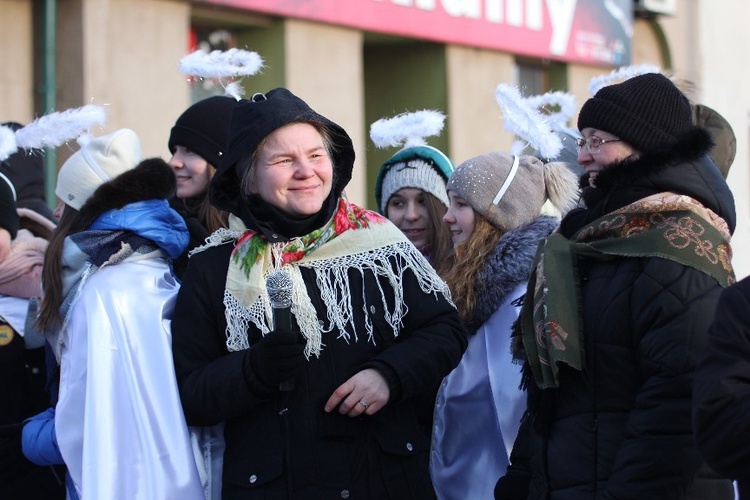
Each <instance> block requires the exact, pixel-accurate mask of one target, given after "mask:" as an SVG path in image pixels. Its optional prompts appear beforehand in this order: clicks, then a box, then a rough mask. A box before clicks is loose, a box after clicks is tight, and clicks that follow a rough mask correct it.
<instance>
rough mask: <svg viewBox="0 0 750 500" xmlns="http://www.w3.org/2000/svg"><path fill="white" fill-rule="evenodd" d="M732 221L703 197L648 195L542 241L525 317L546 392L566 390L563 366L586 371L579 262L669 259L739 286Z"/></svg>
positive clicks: (529, 354) (528, 350) (530, 352)
mask: <svg viewBox="0 0 750 500" xmlns="http://www.w3.org/2000/svg"><path fill="white" fill-rule="evenodd" d="M730 238H731V235H730V233H729V229H728V227H727V224H726V222H724V220H723V219H721V218H720V217H718V216H717V215H716V214H715V213H713V212H712V211H711V210H709V209H707V208H705V207H704V206H703V205H701V204H700V203H698V202H697V201H696V200H694V199H692V198H690V197H687V196H683V195H677V194H674V193H660V194H657V195H653V196H650V197H648V198H644V199H642V200H639V201H637V202H636V203H632V204H630V205H628V206H626V207H623V208H621V209H619V210H616V211H614V212H612V213H610V214H607V215H605V216H604V217H601V218H599V219H597V220H595V221H594V222H592V223H590V224H588V225H587V226H585V227H583V228H581V229H580V230H579V231H578V232H577V233H576V234H575V235H573V237H572V238H571V239H567V238H565V237H564V236H563V235H561V234H559V233H554V234H552V235H550V236H549V237H548V238H547V239H546V240H545V241H544V242H542V243H541V244H540V248H539V252H538V253H537V256H536V259H535V262H534V266H533V268H532V273H531V277H530V279H529V285H528V288H527V291H526V296H525V298H524V305H523V308H522V310H521V314H520V316H519V325H520V328H521V335H522V339H523V349H524V350H525V356H526V358H527V359H528V361H529V364H530V367H531V370H532V373H533V375H534V379H535V380H536V383H537V385H538V386H539V387H540V388H542V389H546V388H550V387H557V386H558V385H559V380H558V377H559V366H560V365H561V364H566V365H568V366H570V367H572V368H574V369H576V370H582V369H583V368H584V363H583V346H584V338H583V331H582V328H581V308H582V304H581V294H580V289H579V279H578V276H577V262H578V259H580V258H584V259H594V260H607V259H612V258H617V257H661V258H664V259H669V260H672V261H675V262H679V263H680V264H683V265H686V266H690V267H693V268H695V269H698V270H700V271H702V272H704V273H706V274H708V275H710V276H712V277H713V278H715V279H716V281H717V282H718V283H719V284H720V285H721V286H722V287H726V286H729V285H731V284H732V283H734V281H735V277H734V272H733V270H732V265H731V259H732V252H731V247H730V245H729V240H730Z"/></svg>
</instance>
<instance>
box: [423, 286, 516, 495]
mask: <svg viewBox="0 0 750 500" xmlns="http://www.w3.org/2000/svg"><path fill="white" fill-rule="evenodd" d="M525 290H526V285H525V283H524V284H523V285H521V286H519V287H517V288H516V289H515V290H514V291H513V292H512V293H510V294H508V295H507V297H508V298H507V299H506V302H505V303H503V304H502V305H501V306H500V307H499V308H498V309H497V310H496V311H495V312H494V313H493V315H492V316H490V318H489V319H488V320H487V321H486V322H485V323H484V324H482V326H481V327H479V329H478V330H477V331H476V333H475V334H474V335H472V336H471V338H470V339H469V345H468V347H467V348H466V352H464V355H463V357H462V358H461V362H460V363H459V364H458V366H457V367H456V368H455V369H454V370H453V371H452V372H451V373H449V374H448V376H447V377H445V379H444V380H443V383H442V385H441V386H440V390H439V391H438V396H437V401H436V405H435V421H434V425H433V434H432V450H431V453H430V474H431V476H432V482H433V485H434V486H435V492H436V493H437V496H438V498H439V499H440V500H449V499H450V500H453V499H455V500H466V499H472V500H484V499H492V498H494V489H495V483H496V482H497V480H498V479H499V478H500V476H502V475H504V474H505V471H506V468H507V467H508V458H509V457H510V452H511V449H512V448H513V443H514V441H515V439H516V435H517V434H518V428H519V427H520V424H521V417H522V416H523V413H524V411H525V410H526V393H525V392H523V391H522V390H520V389H519V386H520V384H521V365H519V364H517V363H514V362H513V358H512V352H511V327H512V325H513V322H514V321H515V320H516V318H517V317H518V313H519V312H520V308H519V307H517V306H514V305H512V304H511V302H512V301H514V300H515V299H517V298H518V297H520V296H521V295H523V293H524V292H525Z"/></svg>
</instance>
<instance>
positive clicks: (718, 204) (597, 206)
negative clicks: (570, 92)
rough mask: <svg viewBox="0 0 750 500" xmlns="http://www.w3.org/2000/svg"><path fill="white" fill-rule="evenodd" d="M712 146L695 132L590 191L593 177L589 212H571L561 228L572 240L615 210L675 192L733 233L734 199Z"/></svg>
mask: <svg viewBox="0 0 750 500" xmlns="http://www.w3.org/2000/svg"><path fill="white" fill-rule="evenodd" d="M712 146H713V140H712V139H711V136H710V135H709V133H708V132H707V131H706V130H704V129H701V128H694V129H693V130H691V131H690V132H689V133H687V134H685V135H684V136H683V137H682V138H681V139H680V141H679V142H678V143H677V144H676V145H675V146H674V147H673V148H670V149H668V150H664V151H662V152H661V153H659V154H650V155H641V156H640V157H638V158H635V159H632V158H627V159H625V160H622V161H620V162H617V163H614V164H612V165H610V166H609V167H608V168H607V169H605V170H604V171H602V172H600V173H599V175H598V176H597V178H596V187H595V188H591V187H589V186H588V178H589V175H588V174H584V175H583V176H582V177H581V187H582V190H583V191H582V198H583V200H584V201H585V204H586V208H583V209H576V210H573V211H571V212H570V213H569V214H568V215H567V216H566V217H565V219H564V220H563V222H562V224H561V229H562V233H563V234H564V235H566V236H571V235H572V234H573V233H575V231H577V230H578V229H579V228H581V227H583V226H584V225H586V224H588V223H590V222H592V221H594V220H596V219H598V218H599V217H602V216H604V215H606V214H608V213H611V212H612V211H614V210H617V209H619V208H622V207H624V206H626V205H629V204H631V203H634V202H635V201H637V200H640V199H643V198H646V197H648V196H651V195H654V194H657V193H663V192H674V193H677V194H683V195H687V196H690V197H691V198H694V199H696V200H698V201H699V202H701V203H702V204H703V205H704V206H706V207H707V208H709V209H711V210H712V211H713V212H715V213H716V214H718V215H719V216H720V217H722V218H723V219H724V220H725V221H726V222H727V224H728V225H729V227H730V229H731V231H734V227H735V223H736V216H735V210H734V198H733V196H732V193H731V191H730V190H729V186H728V185H727V183H726V181H725V180H724V178H723V176H722V175H721V172H720V171H719V169H718V167H717V166H716V165H715V164H714V162H713V160H711V158H710V157H709V156H708V152H709V151H710V149H711V147H712Z"/></svg>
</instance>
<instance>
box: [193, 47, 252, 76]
mask: <svg viewBox="0 0 750 500" xmlns="http://www.w3.org/2000/svg"><path fill="white" fill-rule="evenodd" d="M261 68H263V58H262V57H261V56H260V55H259V54H258V53H257V52H250V51H247V50H242V49H235V48H233V49H229V50H226V51H221V50H214V51H211V52H206V51H203V50H196V51H195V52H193V53H192V54H188V55H186V56H185V57H183V58H182V59H180V71H181V72H183V73H185V74H187V75H193V76H198V77H201V78H228V77H235V76H249V75H254V74H256V73H258V71H260V70H261Z"/></svg>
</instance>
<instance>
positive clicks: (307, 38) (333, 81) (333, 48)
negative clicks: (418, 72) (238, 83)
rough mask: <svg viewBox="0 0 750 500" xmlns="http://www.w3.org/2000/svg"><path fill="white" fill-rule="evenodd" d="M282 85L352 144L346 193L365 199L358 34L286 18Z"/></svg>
mask: <svg viewBox="0 0 750 500" xmlns="http://www.w3.org/2000/svg"><path fill="white" fill-rule="evenodd" d="M285 36H286V41H285V44H286V51H285V54H286V77H287V78H286V85H287V87H288V88H289V89H290V90H291V91H292V92H294V93H295V94H296V95H298V96H299V97H300V98H302V99H303V100H304V101H305V102H307V103H308V104H309V105H310V107H312V108H313V109H314V110H315V111H317V112H319V113H320V114H322V115H323V116H325V117H326V118H329V119H331V120H333V121H334V122H336V123H338V124H339V125H341V126H342V127H344V130H346V132H347V133H348V134H349V136H350V137H351V138H352V141H353V142H354V150H355V152H356V157H357V160H356V161H355V164H354V173H353V175H352V180H351V182H350V183H349V185H348V187H347V189H346V193H347V195H348V196H349V199H350V200H351V201H353V202H354V203H357V204H359V205H362V206H364V205H365V204H366V201H367V193H366V191H365V189H366V187H365V185H366V178H367V176H366V171H365V160H364V158H365V147H366V142H365V138H366V135H365V133H366V131H365V128H364V121H365V119H364V81H363V78H362V74H363V70H362V33H361V32H358V31H354V30H350V29H345V28H338V27H334V26H328V25H323V24H315V23H308V22H304V21H295V20H287V26H286V30H285Z"/></svg>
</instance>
